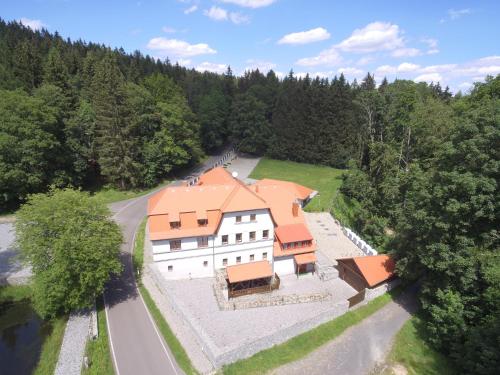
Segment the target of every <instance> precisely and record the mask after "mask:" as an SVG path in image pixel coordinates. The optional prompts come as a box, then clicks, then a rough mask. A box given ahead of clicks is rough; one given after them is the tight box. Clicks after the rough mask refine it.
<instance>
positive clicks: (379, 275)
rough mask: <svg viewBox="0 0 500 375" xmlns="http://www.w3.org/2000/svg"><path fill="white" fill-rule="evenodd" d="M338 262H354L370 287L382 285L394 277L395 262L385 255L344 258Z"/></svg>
mask: <svg viewBox="0 0 500 375" xmlns="http://www.w3.org/2000/svg"><path fill="white" fill-rule="evenodd" d="M337 261H338V262H345V261H353V262H354V264H355V265H356V267H357V269H358V271H359V274H360V275H361V276H362V277H363V278H364V279H365V280H366V283H367V284H368V285H369V286H370V287H373V286H375V285H377V284H380V283H382V282H384V281H386V280H388V279H390V278H391V277H392V276H394V268H395V263H394V260H393V259H392V258H390V257H389V256H388V255H385V254H382V255H370V256H364V257H354V258H343V259H337Z"/></svg>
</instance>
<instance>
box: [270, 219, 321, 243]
mask: <svg viewBox="0 0 500 375" xmlns="http://www.w3.org/2000/svg"><path fill="white" fill-rule="evenodd" d="M274 233H275V234H276V237H278V239H279V240H280V242H281V243H290V242H298V241H312V239H313V236H312V235H311V232H309V229H307V227H306V225H305V224H302V223H299V224H289V225H281V226H279V227H277V228H276V229H275V231H274Z"/></svg>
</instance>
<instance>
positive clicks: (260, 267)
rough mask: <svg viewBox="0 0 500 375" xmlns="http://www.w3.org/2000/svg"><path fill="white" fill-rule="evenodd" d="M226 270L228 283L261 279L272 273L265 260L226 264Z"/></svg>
mask: <svg viewBox="0 0 500 375" xmlns="http://www.w3.org/2000/svg"><path fill="white" fill-rule="evenodd" d="M226 271H227V278H228V279H229V282H230V283H238V282H241V281H249V280H255V279H262V278H265V277H271V276H272V275H273V270H272V268H271V265H270V264H269V262H268V261H267V260H260V261H258V262H251V263H243V264H237V265H234V266H228V267H226Z"/></svg>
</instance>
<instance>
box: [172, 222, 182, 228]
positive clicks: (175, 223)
mask: <svg viewBox="0 0 500 375" xmlns="http://www.w3.org/2000/svg"><path fill="white" fill-rule="evenodd" d="M180 227H181V222H180V221H171V222H170V229H179V228H180Z"/></svg>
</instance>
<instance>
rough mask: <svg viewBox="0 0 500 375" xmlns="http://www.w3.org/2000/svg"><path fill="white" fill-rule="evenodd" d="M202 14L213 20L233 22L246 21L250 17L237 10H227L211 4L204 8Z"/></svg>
mask: <svg viewBox="0 0 500 375" xmlns="http://www.w3.org/2000/svg"><path fill="white" fill-rule="evenodd" d="M203 14H204V15H205V16H207V17H208V18H210V19H212V20H214V21H231V22H232V23H234V24H237V25H239V24H241V23H248V22H249V21H250V18H249V17H248V16H246V15H244V14H241V13H239V12H228V11H227V10H225V9H224V8H220V7H218V6H215V5H212V7H211V8H210V9H208V10H204V11H203Z"/></svg>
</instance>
